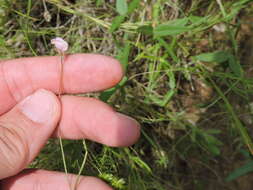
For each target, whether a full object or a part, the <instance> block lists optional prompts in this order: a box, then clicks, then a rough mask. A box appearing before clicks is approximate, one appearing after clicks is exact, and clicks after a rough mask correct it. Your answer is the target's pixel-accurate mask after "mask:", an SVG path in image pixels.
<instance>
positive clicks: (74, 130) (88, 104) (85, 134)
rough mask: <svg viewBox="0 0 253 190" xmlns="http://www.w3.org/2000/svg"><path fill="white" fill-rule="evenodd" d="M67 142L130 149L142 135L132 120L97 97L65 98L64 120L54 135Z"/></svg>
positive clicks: (63, 98) (63, 99)
mask: <svg viewBox="0 0 253 190" xmlns="http://www.w3.org/2000/svg"><path fill="white" fill-rule="evenodd" d="M58 134H60V135H61V137H62V138H67V139H83V138H86V139H90V140H93V141H96V142H99V143H102V144H106V145H108V146H128V145H131V144H133V143H134V142H136V141H137V139H138V138H139V136H140V126H139V124H138V123H137V122H136V121H135V120H134V119H132V118H130V117H128V116H125V115H123V114H120V113H117V112H115V111H114V110H113V109H112V108H111V107H109V106H108V105H107V104H105V103H103V102H101V101H99V100H96V99H94V98H85V97H74V96H63V97H62V119H61V122H60V126H59V128H57V130H56V131H55V133H54V136H57V135H58Z"/></svg>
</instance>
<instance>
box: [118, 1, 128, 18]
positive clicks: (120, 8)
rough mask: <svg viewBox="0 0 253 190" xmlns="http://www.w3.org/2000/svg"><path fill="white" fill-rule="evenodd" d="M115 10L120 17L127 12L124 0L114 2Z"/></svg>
mask: <svg viewBox="0 0 253 190" xmlns="http://www.w3.org/2000/svg"><path fill="white" fill-rule="evenodd" d="M116 10H117V12H118V13H119V14H120V15H125V14H127V12H128V5H127V2H126V0H117V1H116Z"/></svg>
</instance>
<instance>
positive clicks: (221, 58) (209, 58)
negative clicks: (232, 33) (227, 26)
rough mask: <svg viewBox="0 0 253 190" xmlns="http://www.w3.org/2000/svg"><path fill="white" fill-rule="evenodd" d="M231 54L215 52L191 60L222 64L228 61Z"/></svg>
mask: <svg viewBox="0 0 253 190" xmlns="http://www.w3.org/2000/svg"><path fill="white" fill-rule="evenodd" d="M230 56H231V54H230V53H229V52H227V51H216V52H212V53H202V54H199V55H196V56H194V57H193V58H194V59H195V60H198V61H204V62H216V63H223V62H225V61H227V60H228V59H229V57H230Z"/></svg>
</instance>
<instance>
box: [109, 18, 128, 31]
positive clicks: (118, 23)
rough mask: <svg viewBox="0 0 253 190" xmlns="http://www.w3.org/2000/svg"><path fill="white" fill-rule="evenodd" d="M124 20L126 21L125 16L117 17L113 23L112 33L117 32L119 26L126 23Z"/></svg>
mask: <svg viewBox="0 0 253 190" xmlns="http://www.w3.org/2000/svg"><path fill="white" fill-rule="evenodd" d="M124 20H125V15H120V16H116V17H115V18H114V19H113V21H112V25H111V27H110V32H114V31H115V30H117V29H118V28H119V26H120V25H121V23H122V22H124Z"/></svg>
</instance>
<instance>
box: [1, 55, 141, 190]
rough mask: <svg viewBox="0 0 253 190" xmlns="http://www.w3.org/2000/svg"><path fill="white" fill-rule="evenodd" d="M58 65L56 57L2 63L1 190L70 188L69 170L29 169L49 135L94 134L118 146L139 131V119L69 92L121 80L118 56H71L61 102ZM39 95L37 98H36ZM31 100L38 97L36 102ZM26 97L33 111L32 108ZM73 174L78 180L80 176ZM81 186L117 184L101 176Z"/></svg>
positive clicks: (95, 189)
mask: <svg viewBox="0 0 253 190" xmlns="http://www.w3.org/2000/svg"><path fill="white" fill-rule="evenodd" d="M58 64H59V57H57V56H55V57H35V58H22V59H15V60H7V61H1V62H0V189H1V190H36V189H39V190H50V189H52V190H53V189H58V190H69V182H68V181H67V180H66V176H65V174H64V173H60V172H52V171H45V170H33V169H29V170H27V169H25V168H26V167H27V165H29V163H31V162H32V160H33V159H34V158H35V157H36V155H37V154H38V153H39V151H40V150H41V148H42V147H43V146H44V144H45V143H46V142H47V140H48V139H49V138H52V137H57V135H58V134H61V137H62V138H65V139H89V140H92V141H96V142H98V143H102V144H105V145H108V146H114V147H125V146H129V145H131V144H133V143H135V142H136V141H137V139H138V137H139V135H140V126H139V124H138V123H137V122H136V121H135V120H133V119H131V118H129V117H127V116H124V115H122V114H119V113H117V112H116V111H114V110H113V109H112V108H111V107H109V106H108V105H106V104H105V103H103V102H101V101H99V100H96V99H94V98H84V97H76V96H73V95H67V94H77V93H86V92H94V91H101V90H104V89H107V88H110V87H112V86H114V85H115V84H117V83H118V82H119V81H120V80H121V78H122V76H123V70H122V67H121V66H120V64H119V62H118V61H116V60H114V59H112V58H110V57H107V56H102V55H94V54H75V55H67V56H66V58H65V61H64V72H63V73H64V75H63V95H62V96H61V103H60V101H59V99H58V97H57V93H58V90H59V84H60V83H59V65H58ZM41 89H43V90H41ZM35 96H36V98H37V99H36V98H31V97H35ZM31 100H36V101H33V104H32V103H31V102H32V101H31ZM27 102H28V103H29V105H32V110H34V112H27V110H28V108H27V105H28V103H27ZM37 104H38V106H39V108H38V107H36V106H37ZM49 105H50V106H49ZM30 108H31V106H29V111H30V110H31V109H30ZM38 110H41V113H40V112H38ZM45 110H46V111H45ZM35 113H37V115H36V114H35ZM45 118H47V119H45ZM69 179H70V181H71V183H75V179H76V176H75V175H71V176H69ZM81 189H82V190H85V189H87V190H88V189H92V190H111V189H112V188H111V187H109V186H108V185H106V184H105V183H104V182H102V181H101V180H99V179H97V178H94V177H84V176H83V177H81V181H80V184H79V185H78V187H77V190H81Z"/></svg>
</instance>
